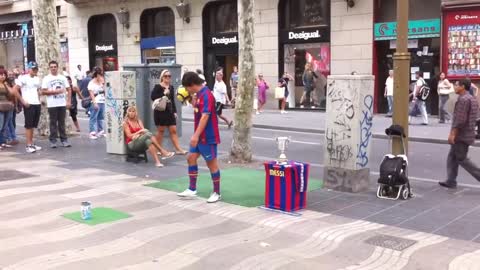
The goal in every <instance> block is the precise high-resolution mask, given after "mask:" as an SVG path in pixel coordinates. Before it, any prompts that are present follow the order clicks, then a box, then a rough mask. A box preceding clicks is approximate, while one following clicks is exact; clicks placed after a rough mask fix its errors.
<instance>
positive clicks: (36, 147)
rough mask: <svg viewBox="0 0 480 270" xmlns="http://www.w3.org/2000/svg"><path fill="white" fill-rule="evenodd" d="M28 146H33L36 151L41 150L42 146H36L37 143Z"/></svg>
mask: <svg viewBox="0 0 480 270" xmlns="http://www.w3.org/2000/svg"><path fill="white" fill-rule="evenodd" d="M30 147H33V148H34V149H35V150H36V151H40V150H42V147H40V146H38V145H36V144H32V145H30Z"/></svg>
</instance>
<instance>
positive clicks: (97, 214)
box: [62, 207, 131, 226]
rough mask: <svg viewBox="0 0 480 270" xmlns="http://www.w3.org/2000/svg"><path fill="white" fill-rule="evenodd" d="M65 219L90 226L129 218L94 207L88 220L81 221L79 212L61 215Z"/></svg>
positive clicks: (126, 215) (124, 214) (110, 210)
mask: <svg viewBox="0 0 480 270" xmlns="http://www.w3.org/2000/svg"><path fill="white" fill-rule="evenodd" d="M62 216H63V217H65V218H68V219H71V220H73V221H76V222H80V223H84V224H88V225H91V226H94V225H98V224H102V223H108V222H114V221H117V220H120V219H124V218H129V217H131V216H130V215H129V214H127V213H124V212H120V211H117V210H114V209H111V208H105V207H96V208H93V209H92V218H91V219H88V220H83V219H82V216H81V214H80V211H79V212H72V213H66V214H63V215H62Z"/></svg>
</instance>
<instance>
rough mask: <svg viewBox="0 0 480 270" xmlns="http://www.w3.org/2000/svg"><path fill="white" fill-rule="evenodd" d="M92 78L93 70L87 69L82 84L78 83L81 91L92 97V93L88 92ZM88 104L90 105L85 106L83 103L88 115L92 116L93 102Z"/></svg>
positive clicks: (84, 95)
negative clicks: (91, 106) (91, 107)
mask: <svg viewBox="0 0 480 270" xmlns="http://www.w3.org/2000/svg"><path fill="white" fill-rule="evenodd" d="M91 80H92V72H91V71H90V70H87V72H86V76H85V78H84V79H83V80H81V81H80V84H79V85H78V87H79V88H80V92H81V93H82V96H83V97H90V93H89V92H88V84H89V83H90V81H91ZM82 104H83V103H82ZM87 105H88V107H83V105H82V107H83V108H84V109H85V114H86V115H87V116H88V117H90V105H91V102H89V103H88V104H87Z"/></svg>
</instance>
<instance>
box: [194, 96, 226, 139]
mask: <svg viewBox="0 0 480 270" xmlns="http://www.w3.org/2000/svg"><path fill="white" fill-rule="evenodd" d="M203 114H208V115H209V116H210V117H209V118H208V123H207V126H206V127H205V130H204V131H203V132H202V134H200V138H199V139H200V140H199V143H201V144H219V143H220V132H219V130H218V117H217V112H216V110H215V97H214V96H213V94H212V91H210V89H208V87H206V86H205V87H203V88H202V90H200V91H199V92H198V93H197V102H196V104H195V117H194V119H195V130H197V128H198V125H199V123H200V118H202V115H203Z"/></svg>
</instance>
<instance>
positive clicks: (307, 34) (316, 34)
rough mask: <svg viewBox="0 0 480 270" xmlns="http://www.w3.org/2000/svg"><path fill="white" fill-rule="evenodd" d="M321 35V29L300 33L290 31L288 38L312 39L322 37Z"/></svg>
mask: <svg viewBox="0 0 480 270" xmlns="http://www.w3.org/2000/svg"><path fill="white" fill-rule="evenodd" d="M320 37H321V35H320V31H319V30H317V31H314V32H305V31H302V32H300V33H296V32H288V39H290V40H292V39H303V40H309V39H312V38H320Z"/></svg>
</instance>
